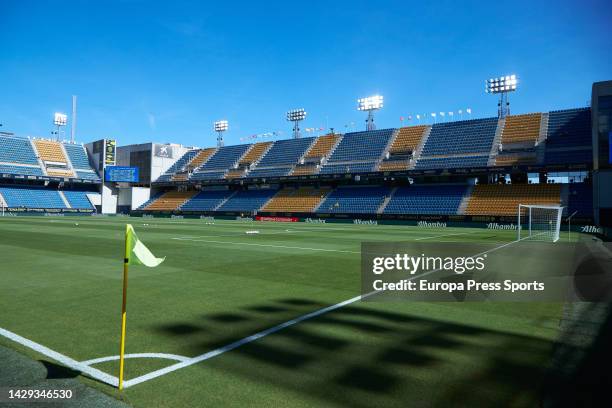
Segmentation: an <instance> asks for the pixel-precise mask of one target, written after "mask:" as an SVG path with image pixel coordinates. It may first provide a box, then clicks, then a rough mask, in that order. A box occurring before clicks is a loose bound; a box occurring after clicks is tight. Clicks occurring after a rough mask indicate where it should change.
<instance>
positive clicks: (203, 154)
mask: <svg viewBox="0 0 612 408" xmlns="http://www.w3.org/2000/svg"><path fill="white" fill-rule="evenodd" d="M215 150H217V149H215V148H212V147H211V148H208V149H202V150H198V153H197V154H196V155H195V156H194V157H193V159H191V161H190V162H189V163H188V164H187V165H186V166H185V170H187V171H193V170H195V169H197V168H198V167H200V166H201V165H202V164H203V163H204V162H206V160H208V159H209V158H210V156H212V155H213V153H215Z"/></svg>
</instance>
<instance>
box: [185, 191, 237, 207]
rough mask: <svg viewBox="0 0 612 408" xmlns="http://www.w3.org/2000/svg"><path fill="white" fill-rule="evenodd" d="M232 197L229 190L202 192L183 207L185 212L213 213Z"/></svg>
mask: <svg viewBox="0 0 612 408" xmlns="http://www.w3.org/2000/svg"><path fill="white" fill-rule="evenodd" d="M230 195H231V191H229V190H213V191H200V192H199V193H198V194H196V195H195V196H193V197H191V198H190V199H189V201H187V202H186V203H185V204H183V205H182V206H181V210H183V211H212V210H214V209H215V208H216V207H217V206H218V205H219V204H221V202H223V200H225V199H226V198H227V197H229V196H230Z"/></svg>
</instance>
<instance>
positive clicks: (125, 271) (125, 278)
mask: <svg viewBox="0 0 612 408" xmlns="http://www.w3.org/2000/svg"><path fill="white" fill-rule="evenodd" d="M129 263H130V230H129V225H126V226H125V256H124V258H123V304H122V305H121V346H120V350H119V391H121V390H122V389H123V364H124V361H125V321H126V303H127V284H128V266H129Z"/></svg>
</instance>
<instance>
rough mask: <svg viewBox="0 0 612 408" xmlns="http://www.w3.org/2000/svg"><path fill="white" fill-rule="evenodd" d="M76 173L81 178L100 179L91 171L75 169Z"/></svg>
mask: <svg viewBox="0 0 612 408" xmlns="http://www.w3.org/2000/svg"><path fill="white" fill-rule="evenodd" d="M76 175H77V177H78V178H80V179H83V180H97V181H99V180H100V177H98V175H97V174H96V173H95V172H93V171H77V172H76Z"/></svg>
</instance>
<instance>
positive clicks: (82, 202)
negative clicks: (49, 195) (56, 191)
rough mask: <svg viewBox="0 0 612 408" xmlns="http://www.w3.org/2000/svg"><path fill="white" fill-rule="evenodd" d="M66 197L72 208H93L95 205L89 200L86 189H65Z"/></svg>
mask: <svg viewBox="0 0 612 408" xmlns="http://www.w3.org/2000/svg"><path fill="white" fill-rule="evenodd" d="M63 193H64V197H66V200H67V201H68V203H69V204H70V208H78V209H93V208H94V206H93V205H92V204H91V201H89V198H88V197H87V192H86V191H70V190H67V191H64V192H63Z"/></svg>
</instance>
